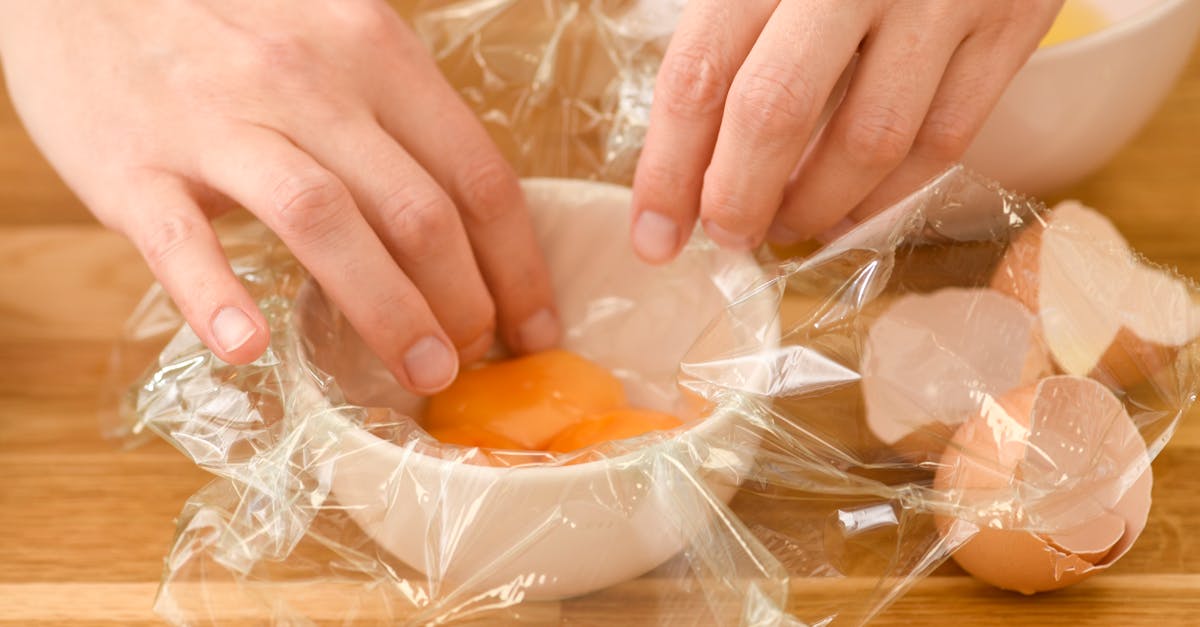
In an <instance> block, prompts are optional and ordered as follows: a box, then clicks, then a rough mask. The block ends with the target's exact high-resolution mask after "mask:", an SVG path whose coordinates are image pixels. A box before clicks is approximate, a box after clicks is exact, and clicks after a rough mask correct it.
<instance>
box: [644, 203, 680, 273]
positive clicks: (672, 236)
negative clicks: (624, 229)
mask: <svg viewBox="0 0 1200 627" xmlns="http://www.w3.org/2000/svg"><path fill="white" fill-rule="evenodd" d="M678 246H679V225H677V224H675V221H674V220H672V219H670V218H668V217H667V216H665V215H663V214H661V213H658V212H657V211H643V212H642V213H641V215H639V216H638V218H637V221H636V222H634V225H633V248H634V250H636V251H637V252H638V254H639V255H641V256H642V257H644V258H645V259H646V260H647V261H653V262H663V261H667V260H668V259H670V258H671V255H674V254H675V248H676V247H678Z"/></svg>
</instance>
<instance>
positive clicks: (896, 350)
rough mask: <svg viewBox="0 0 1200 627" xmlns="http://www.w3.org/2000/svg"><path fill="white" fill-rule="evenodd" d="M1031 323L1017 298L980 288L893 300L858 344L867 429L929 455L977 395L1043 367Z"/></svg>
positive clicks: (1009, 385) (908, 452) (904, 450)
mask: <svg viewBox="0 0 1200 627" xmlns="http://www.w3.org/2000/svg"><path fill="white" fill-rule="evenodd" d="M1036 329H1037V321H1036V319H1035V318H1034V316H1033V314H1031V313H1030V312H1029V311H1028V310H1027V309H1026V308H1025V307H1024V306H1022V305H1021V303H1019V302H1017V301H1016V300H1013V299H1012V298H1009V297H1007V296H1005V295H1003V294H1000V293H999V292H996V291H994V290H989V289H981V288H944V289H941V290H938V291H936V292H932V293H929V294H907V295H905V296H902V297H900V298H897V299H896V300H895V301H894V302H893V303H892V304H891V306H890V307H888V309H887V310H885V311H884V312H883V313H882V314H880V315H879V317H878V318H877V319H876V320H875V322H874V323H873V324H872V325H871V329H870V331H869V332H868V333H867V337H866V341H865V343H864V346H863V353H862V362H861V368H860V371H861V373H862V390H863V398H864V402H865V405H866V422H867V426H868V428H869V429H870V430H871V432H872V433H874V434H875V436H876V437H877V438H879V440H880V441H882V442H883V443H885V444H887V445H889V446H891V447H893V448H894V449H896V450H897V451H899V452H900V453H901V454H903V455H904V456H905V457H906V458H909V459H914V460H916V461H925V460H932V459H935V457H936V455H937V454H938V453H940V452H941V450H942V448H943V447H944V446H945V445H946V442H947V441H948V440H949V439H950V436H951V435H952V434H953V432H954V427H955V426H957V425H958V424H959V423H961V422H962V421H963V420H964V419H965V418H966V417H967V416H969V415H971V414H972V413H976V412H978V411H979V410H980V400H981V399H983V398H986V397H991V396H999V395H1001V394H1003V393H1005V392H1007V391H1009V390H1011V389H1013V388H1017V387H1021V386H1024V385H1026V384H1029V383H1031V382H1033V381H1036V380H1037V379H1038V378H1039V377H1041V376H1042V375H1044V374H1047V373H1048V372H1049V370H1050V362H1049V358H1048V357H1047V356H1046V352H1045V349H1044V348H1043V346H1042V342H1041V341H1040V339H1039V338H1038V337H1037V330H1036Z"/></svg>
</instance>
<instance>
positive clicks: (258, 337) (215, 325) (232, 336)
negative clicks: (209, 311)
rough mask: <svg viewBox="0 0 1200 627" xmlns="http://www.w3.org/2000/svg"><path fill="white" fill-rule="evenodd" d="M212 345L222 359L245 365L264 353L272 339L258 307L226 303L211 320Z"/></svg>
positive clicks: (210, 335)
mask: <svg viewBox="0 0 1200 627" xmlns="http://www.w3.org/2000/svg"><path fill="white" fill-rule="evenodd" d="M209 337H210V338H211V341H210V342H209V344H210V348H212V349H213V352H214V353H216V355H217V356H218V357H220V358H221V359H222V360H223V361H225V362H228V363H231V364H236V365H244V364H248V363H251V362H253V361H254V360H256V359H258V358H259V357H260V356H262V354H263V352H264V351H265V350H266V348H267V344H268V342H269V341H270V331H269V330H268V329H267V326H266V324H265V322H264V321H263V320H262V318H261V315H259V314H258V311H257V310H255V311H254V312H253V314H251V313H247V312H246V311H245V310H244V309H243V308H241V307H238V306H234V305H226V306H223V307H220V308H218V309H217V310H216V311H215V312H214V313H213V315H212V317H211V319H210V320H209Z"/></svg>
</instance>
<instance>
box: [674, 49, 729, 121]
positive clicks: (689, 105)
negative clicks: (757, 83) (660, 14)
mask: <svg viewBox="0 0 1200 627" xmlns="http://www.w3.org/2000/svg"><path fill="white" fill-rule="evenodd" d="M718 59H720V53H719V51H717V50H715V49H714V48H713V47H712V46H710V45H707V44H702V43H685V44H682V45H680V46H679V47H678V48H677V49H675V50H672V51H671V53H670V54H668V55H667V57H666V58H665V59H663V64H662V68H661V69H660V70H659V80H658V83H659V85H660V86H661V90H662V92H663V94H662V95H663V96H664V97H665V98H666V100H665V102H666V105H667V110H668V111H670V112H671V113H674V114H679V115H702V114H706V113H712V112H716V111H720V110H721V108H722V107H723V106H724V103H725V94H726V91H727V90H728V88H729V86H728V83H729V79H728V77H727V73H726V72H725V71H724V70H723V68H722V64H721V63H720V62H719V61H718Z"/></svg>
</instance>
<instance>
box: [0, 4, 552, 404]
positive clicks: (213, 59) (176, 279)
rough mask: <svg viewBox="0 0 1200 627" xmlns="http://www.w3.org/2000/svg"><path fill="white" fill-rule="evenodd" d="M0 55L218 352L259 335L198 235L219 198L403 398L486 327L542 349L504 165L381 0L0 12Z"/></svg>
mask: <svg viewBox="0 0 1200 627" xmlns="http://www.w3.org/2000/svg"><path fill="white" fill-rule="evenodd" d="M0 58H2V59H3V61H4V66H5V72H6V74H7V77H8V82H9V88H10V92H11V94H12V97H13V100H14V102H15V104H16V106H17V109H18V111H19V113H20V114H21V117H22V118H23V120H24V121H25V124H26V126H27V127H28V129H29V131H30V133H31V135H32V136H33V138H34V140H35V141H36V142H37V143H38V145H39V147H40V148H41V149H42V151H43V152H44V153H45V154H46V156H47V158H48V159H49V160H50V162H51V163H52V164H53V165H54V166H55V168H56V169H57V170H58V172H59V173H60V174H61V175H62V176H63V178H64V179H65V180H66V182H67V183H68V184H69V185H70V186H71V187H72V188H73V189H74V190H75V192H76V193H77V194H79V196H80V197H81V198H82V200H83V201H84V202H85V204H87V205H88V207H89V208H90V209H91V210H92V211H93V213H95V214H96V216H97V217H98V218H99V219H100V221H101V222H103V223H104V224H105V225H107V226H109V227H111V228H113V229H115V230H118V231H120V232H122V233H124V234H125V235H127V236H128V237H129V238H130V239H131V240H132V241H133V243H134V244H135V245H136V246H137V247H138V249H139V250H140V251H141V253H142V254H143V256H144V257H145V258H146V260H147V262H148V263H149V265H150V268H151V269H152V270H153V272H154V274H155V276H156V277H157V278H158V280H159V281H160V282H161V283H162V284H163V286H164V287H165V288H166V290H167V291H168V292H169V293H170V294H171V297H172V298H173V299H174V300H175V302H176V303H177V304H178V305H179V308H180V310H181V311H182V312H183V315H184V316H185V317H186V318H187V320H188V323H189V324H190V325H191V327H192V329H193V330H194V331H195V332H196V334H197V335H198V336H199V337H200V338H201V339H202V340H203V341H204V342H205V344H206V345H208V346H209V347H210V348H211V349H212V350H213V352H214V353H215V354H216V355H217V356H218V357H220V358H221V359H223V360H225V361H228V362H231V363H247V362H250V361H252V360H254V359H255V358H256V357H257V356H259V355H260V354H261V353H262V352H263V350H265V348H266V346H267V343H268V329H267V324H266V322H265V320H264V318H263V316H262V314H261V313H260V312H259V311H258V309H257V307H256V306H255V303H254V301H253V300H252V299H251V297H250V295H249V293H248V292H247V291H246V290H245V288H244V287H243V286H242V285H241V284H240V283H239V282H238V280H237V278H236V277H235V276H234V274H233V272H232V271H231V269H230V267H229V263H228V261H227V260H226V259H225V257H224V255H223V253H222V250H221V248H220V245H219V244H218V241H217V238H216V236H215V234H214V232H213V230H212V227H211V226H210V225H209V223H208V218H210V217H212V216H214V215H217V214H219V213H221V212H224V211H227V210H229V209H231V208H233V207H235V206H236V205H242V206H245V207H246V208H247V209H249V210H250V211H251V212H252V213H254V214H255V215H256V216H257V217H258V218H259V219H261V220H262V221H263V222H264V223H265V224H266V225H267V226H268V227H270V228H271V229H272V230H273V231H275V232H276V233H277V234H278V235H279V236H280V238H281V239H282V240H283V241H284V242H285V243H286V244H287V245H288V246H289V247H290V248H291V250H292V252H293V253H294V254H295V255H296V257H297V258H298V259H299V260H300V261H301V262H302V263H303V264H304V265H305V266H306V267H307V268H308V270H309V271H310V272H311V273H312V275H313V276H314V277H315V278H316V279H317V281H318V282H319V283H320V284H321V286H322V287H323V289H324V290H325V291H326V292H327V293H328V294H329V295H330V296H331V297H332V298H333V300H334V301H335V302H336V303H337V304H338V306H339V307H340V308H341V309H342V311H343V312H344V314H345V315H346V317H347V318H348V319H349V321H350V322H351V324H353V325H354V327H355V328H356V329H357V330H358V332H359V333H360V334H361V335H362V337H363V339H364V340H365V341H366V342H367V344H368V345H369V346H370V347H371V348H372V349H373V350H374V351H375V352H376V353H377V354H378V355H379V357H380V358H381V359H382V360H383V362H384V363H385V364H386V365H387V366H388V368H389V369H390V370H391V371H392V373H393V374H394V375H395V376H396V379H397V380H398V381H399V382H400V383H401V384H402V385H404V386H405V387H407V388H408V389H410V390H412V391H414V392H417V393H431V392H435V391H437V390H439V389H441V388H443V387H445V386H446V385H448V384H449V383H450V382H451V381H452V380H453V379H454V377H455V375H456V374H457V371H458V367H459V364H460V363H463V362H468V361H471V360H474V359H477V358H479V357H481V356H482V355H483V354H484V353H485V352H486V351H487V350H488V348H489V347H490V346H491V345H492V343H493V337H494V331H495V330H496V326H497V321H498V326H499V330H500V332H501V333H502V335H503V338H504V339H505V341H506V343H507V344H508V345H509V346H510V347H511V348H513V349H514V350H516V351H518V352H527V351H537V350H542V349H546V348H549V347H551V346H553V345H554V344H555V343H556V342H557V341H558V337H559V334H560V324H559V322H558V317H557V313H556V312H555V309H554V304H553V297H552V293H551V287H550V280H549V276H548V272H547V270H546V266H545V262H544V260H543V259H542V258H541V256H540V254H539V252H538V250H539V249H538V246H537V243H536V241H535V239H534V233H533V228H532V225H531V223H530V221H529V217H528V215H527V213H526V208H525V204H524V198H523V196H522V194H521V190H520V188H519V186H518V184H517V179H516V175H515V173H514V172H513V170H512V168H511V167H510V166H509V165H508V164H507V163H505V161H504V159H503V158H502V157H501V155H500V154H499V152H498V151H497V149H496V148H495V147H494V146H493V145H492V144H491V142H490V141H489V139H488V137H487V135H486V133H485V131H484V129H483V127H482V125H481V124H480V123H479V121H478V120H477V119H476V118H475V117H474V116H473V115H472V113H471V111H470V110H469V109H468V108H467V106H466V105H465V104H464V103H463V102H462V101H461V100H460V99H459V98H458V96H457V94H456V93H455V92H454V90H453V89H452V88H451V87H450V86H449V85H448V84H447V83H446V82H445V80H444V79H443V77H442V76H441V75H440V73H439V72H438V70H437V67H436V65H435V64H434V62H433V60H432V58H431V57H430V55H429V54H428V53H427V52H426V50H425V49H424V48H423V47H422V45H421V43H420V42H419V41H418V39H417V38H416V36H415V35H414V34H413V33H412V32H411V30H410V29H409V28H408V27H407V25H405V24H404V23H403V21H402V20H401V19H400V18H399V16H398V15H396V14H395V12H394V11H392V10H391V9H390V8H389V7H388V6H387V5H386V4H385V3H384V2H383V1H382V0H353V1H346V2H314V3H304V4H303V6H301V5H298V4H297V3H296V2H294V0H253V1H245V2H230V1H219V0H191V1H187V2H171V3H157V2H154V3H142V2H119V1H113V0H104V1H101V0H96V1H91V2H75V1H73V0H38V1H37V2H25V1H23V0H0Z"/></svg>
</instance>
